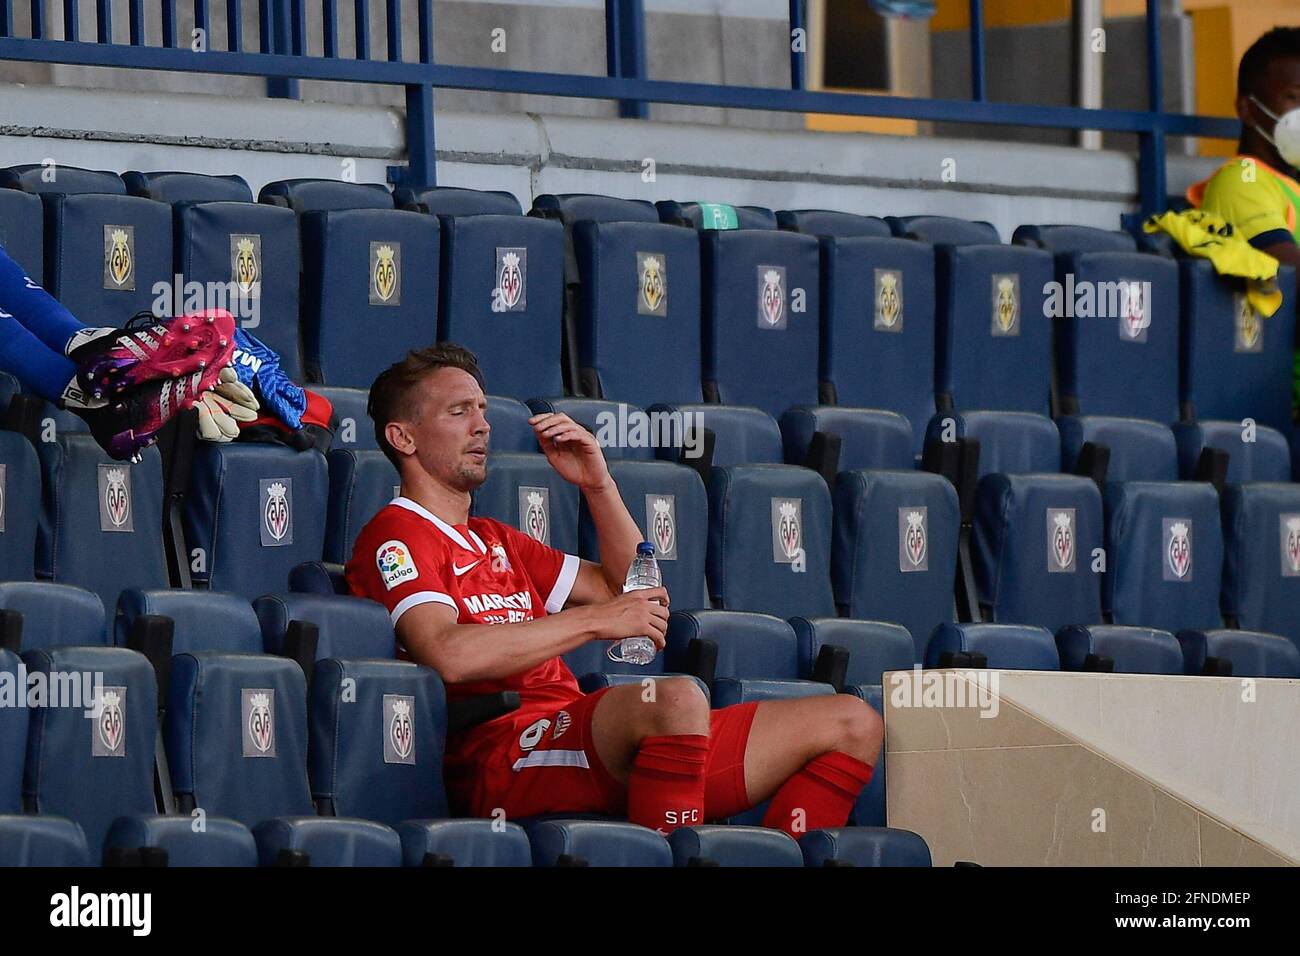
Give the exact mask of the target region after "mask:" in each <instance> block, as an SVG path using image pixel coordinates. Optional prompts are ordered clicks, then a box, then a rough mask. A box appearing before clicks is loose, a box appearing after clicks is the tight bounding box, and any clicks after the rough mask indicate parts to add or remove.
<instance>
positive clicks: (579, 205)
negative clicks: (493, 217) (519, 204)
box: [533, 193, 659, 229]
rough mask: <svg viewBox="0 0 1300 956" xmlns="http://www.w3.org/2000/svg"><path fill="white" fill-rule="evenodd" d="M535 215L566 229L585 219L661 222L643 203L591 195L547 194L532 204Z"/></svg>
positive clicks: (644, 202) (651, 205) (650, 205)
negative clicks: (555, 220) (558, 222)
mask: <svg viewBox="0 0 1300 956" xmlns="http://www.w3.org/2000/svg"><path fill="white" fill-rule="evenodd" d="M533 214H534V215H541V216H545V217H547V218H548V219H559V220H560V221H561V222H563V223H564V227H565V228H566V229H572V228H573V226H574V224H575V223H577V222H580V221H582V220H584V219H590V220H592V221H594V222H658V221H659V212H658V210H657V209H655V207H654V204H653V203H649V202H646V201H645V200H644V199H617V198H615V197H613V196H597V195H594V194H592V193H566V194H563V195H558V196H557V195H553V194H551V193H544V194H543V195H541V196H538V197H536V198H535V199H534V200H533Z"/></svg>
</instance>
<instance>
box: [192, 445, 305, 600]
mask: <svg viewBox="0 0 1300 956" xmlns="http://www.w3.org/2000/svg"><path fill="white" fill-rule="evenodd" d="M328 501H329V472H328V468H327V466H326V463H325V457H324V456H323V455H321V454H320V453H319V452H317V451H315V450H311V449H309V450H307V451H301V452H300V451H294V450H292V449H290V448H288V447H286V446H282V445H270V444H252V443H238V442H237V443H235V444H230V445H216V444H211V443H208V442H202V443H200V444H199V447H198V448H197V449H196V450H195V453H194V470H193V473H192V477H191V479H190V490H189V495H188V497H187V498H186V502H185V513H184V525H185V540H186V542H187V544H188V546H189V548H190V550H191V552H192V551H193V550H194V549H195V548H202V549H203V555H204V557H205V558H206V562H207V567H206V570H204V571H201V572H195V574H194V579H195V580H196V581H202V582H206V583H207V585H208V587H210V588H211V589H212V590H214V591H230V592H233V593H235V594H239V595H242V596H243V597H245V598H247V599H249V600H251V599H252V598H254V597H257V595H259V594H264V593H266V592H267V591H268V590H278V589H280V588H283V587H284V586H285V584H286V582H287V581H288V579H289V569H290V568H292V567H293V566H294V565H296V564H300V563H301V562H303V561H318V560H320V558H321V555H322V553H323V551H324V547H325V515H326V510H327V505H328Z"/></svg>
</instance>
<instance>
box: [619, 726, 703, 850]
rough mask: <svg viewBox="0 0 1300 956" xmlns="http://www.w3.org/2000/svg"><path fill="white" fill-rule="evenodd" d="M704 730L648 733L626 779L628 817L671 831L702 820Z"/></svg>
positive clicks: (646, 825)
mask: <svg viewBox="0 0 1300 956" xmlns="http://www.w3.org/2000/svg"><path fill="white" fill-rule="evenodd" d="M708 753H709V738H708V736H707V735H706V734H675V735H673V736H670V737H647V738H645V740H643V741H641V750H640V752H638V753H637V755H636V760H635V761H633V763H632V772H631V773H630V774H629V775H628V779H627V818H628V820H630V821H631V822H632V823H638V824H640V825H641V826H643V827H649V828H650V829H652V830H658V831H659V832H660V833H671V832H672V831H674V830H676V829H677V828H678V827H682V826H693V825H696V824H700V823H703V822H704V760H705V757H706V756H707V755H708Z"/></svg>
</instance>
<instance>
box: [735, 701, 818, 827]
mask: <svg viewBox="0 0 1300 956" xmlns="http://www.w3.org/2000/svg"><path fill="white" fill-rule="evenodd" d="M834 693H835V688H834V687H832V686H831V685H830V684H820V683H816V682H814V681H805V680H773V679H769V678H741V677H719V678H717V679H716V680H715V681H714V682H713V686H712V688H710V690H709V706H710V707H713V708H714V709H719V708H722V707H731V706H732V705H733V704H750V703H762V702H763V701H766V700H790V699H792V698H796V697H825V696H827V695H833V694H834ZM764 810H766V806H765V805H760V806H759V807H754V808H751V809H750V810H748V811H746V812H745V813H742V814H740V815H739V816H736V817H733V818H732V822H736V823H742V824H747V823H751V822H752V823H758V822H760V821H761V820H762V818H763V811H764Z"/></svg>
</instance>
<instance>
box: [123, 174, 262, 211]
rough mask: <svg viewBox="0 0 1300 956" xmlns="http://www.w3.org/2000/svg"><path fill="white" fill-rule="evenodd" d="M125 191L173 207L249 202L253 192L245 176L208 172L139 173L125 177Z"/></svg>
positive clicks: (124, 175) (125, 175)
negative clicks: (209, 203) (205, 203)
mask: <svg viewBox="0 0 1300 956" xmlns="http://www.w3.org/2000/svg"><path fill="white" fill-rule="evenodd" d="M122 182H124V183H125V184H126V191H127V192H128V193H130V194H131V195H132V196H141V197H143V198H145V199H154V200H157V201H158V202H165V203H170V204H175V203H182V202H247V203H251V202H252V201H253V191H252V190H251V189H249V188H248V183H247V182H245V181H244V177H243V176H212V175H208V174H206V173H178V172H156V173H142V172H138V171H136V170H132V171H130V172H126V173H123V174H122Z"/></svg>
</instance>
